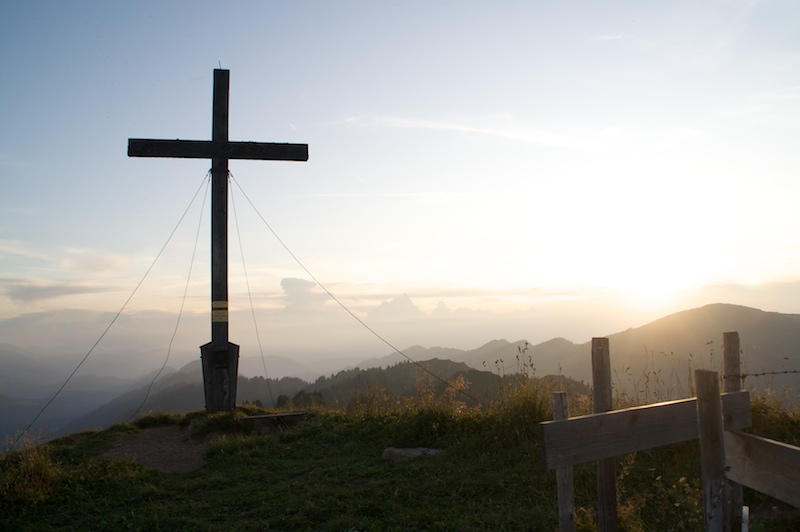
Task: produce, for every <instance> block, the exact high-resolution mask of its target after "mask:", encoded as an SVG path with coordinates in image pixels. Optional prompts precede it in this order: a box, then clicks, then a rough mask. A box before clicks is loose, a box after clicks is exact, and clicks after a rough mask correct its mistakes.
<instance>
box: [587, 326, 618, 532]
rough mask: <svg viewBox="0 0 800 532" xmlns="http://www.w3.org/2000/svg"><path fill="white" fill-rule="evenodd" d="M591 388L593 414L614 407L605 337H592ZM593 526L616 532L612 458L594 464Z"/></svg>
mask: <svg viewBox="0 0 800 532" xmlns="http://www.w3.org/2000/svg"><path fill="white" fill-rule="evenodd" d="M592 385H593V387H594V413H595V414H599V413H601V412H608V411H609V410H611V409H612V408H614V396H613V393H612V388H611V352H610V350H609V344H608V338H592ZM597 524H598V526H599V527H600V530H603V531H604V532H614V531H615V530H617V525H618V522H617V464H616V459H615V458H614V457H613V456H611V457H608V458H602V459H600V460H598V461H597Z"/></svg>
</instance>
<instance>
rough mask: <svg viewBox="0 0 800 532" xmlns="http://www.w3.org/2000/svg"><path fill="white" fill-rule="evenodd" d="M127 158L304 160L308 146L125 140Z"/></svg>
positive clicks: (207, 141) (265, 143)
mask: <svg viewBox="0 0 800 532" xmlns="http://www.w3.org/2000/svg"><path fill="white" fill-rule="evenodd" d="M128 156H129V157H176V158H181V159H214V158H220V159H254V160H261V161H307V160H308V144H288V143H281V142H213V141H210V140H162V139H128Z"/></svg>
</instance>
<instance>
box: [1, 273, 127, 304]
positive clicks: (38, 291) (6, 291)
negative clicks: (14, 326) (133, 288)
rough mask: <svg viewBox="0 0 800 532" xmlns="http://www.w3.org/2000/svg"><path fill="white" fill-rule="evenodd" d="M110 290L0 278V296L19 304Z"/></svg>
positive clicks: (106, 288) (65, 283)
mask: <svg viewBox="0 0 800 532" xmlns="http://www.w3.org/2000/svg"><path fill="white" fill-rule="evenodd" d="M111 290H112V289H111V288H109V287H107V286H99V285H87V284H78V283H71V282H62V283H58V282H42V281H34V280H30V279H3V278H0V294H2V295H4V296H6V297H8V298H10V299H11V300H13V301H16V302H19V303H33V302H40V301H46V300H50V299H55V298H59V297H64V296H73V295H86V294H98V293H101V292H109V291H111Z"/></svg>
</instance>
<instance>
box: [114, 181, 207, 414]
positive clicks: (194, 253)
mask: <svg viewBox="0 0 800 532" xmlns="http://www.w3.org/2000/svg"><path fill="white" fill-rule="evenodd" d="M206 178H207V179H206V189H205V192H204V194H203V203H202V205H200V219H199V220H198V222H197V232H196V233H195V236H194V248H193V249H192V258H191V260H190V261H189V273H188V274H187V276H186V286H185V287H184V289H183V298H182V299H181V307H180V309H179V310H178V319H177V320H176V321H175V329H173V331H172V337H171V338H170V339H169V345H168V346H167V356H166V358H164V363H163V364H162V365H161V369H159V370H158V373H156V375H155V377H153V380H151V381H150V386H148V387H147V392H146V393H145V394H144V399H142V403H141V404H140V405H139V407H138V408H137V409H136V410H135V411H134V412H133V414H131V417H129V418H128V419H127V421H128V422H130V421H131V420H133V419H134V418H135V417H136V416H137V414H139V412H140V411H141V410H142V408H143V407H144V404H145V403H146V402H147V399H148V398H149V397H150V392H151V391H152V390H153V385H154V384H155V383H156V380H158V378H159V377H160V376H161V373H162V372H163V371H164V368H166V367H167V363H168V362H169V357H170V354H171V353H172V343H173V342H174V341H175V336H176V335H177V334H178V328H179V327H180V324H181V318H183V308H184V307H185V306H186V295H187V294H188V293H189V282H190V281H191V279H192V269H193V268H194V259H195V257H196V256H197V243H198V242H199V240H200V229H201V228H202V226H203V211H204V210H205V206H206V200H207V199H208V187H209V185H210V183H211V179H208V178H210V174H206Z"/></svg>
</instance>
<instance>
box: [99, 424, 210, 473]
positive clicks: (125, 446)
mask: <svg viewBox="0 0 800 532" xmlns="http://www.w3.org/2000/svg"><path fill="white" fill-rule="evenodd" d="M211 439H212V438H205V439H203V440H201V441H198V440H194V439H192V438H191V437H190V436H189V431H188V429H185V428H182V427H179V426H176V425H170V426H166V427H153V428H148V429H142V430H140V431H139V432H137V433H136V434H133V435H131V436H122V437H120V438H119V439H118V440H117V441H116V442H115V443H114V447H112V448H111V449H110V450H108V451H107V452H105V453H103V457H104V458H109V459H111V460H133V461H134V462H136V463H138V464H141V465H143V466H145V467H151V468H153V469H157V470H159V471H163V472H165V473H188V472H190V471H194V470H195V469H198V468H199V467H200V466H201V465H203V456H204V455H205V453H206V450H207V449H208V445H209V442H210V441H211Z"/></svg>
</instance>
